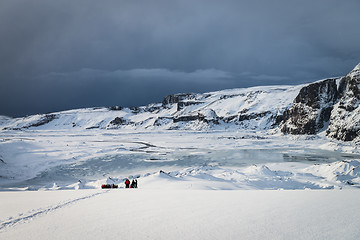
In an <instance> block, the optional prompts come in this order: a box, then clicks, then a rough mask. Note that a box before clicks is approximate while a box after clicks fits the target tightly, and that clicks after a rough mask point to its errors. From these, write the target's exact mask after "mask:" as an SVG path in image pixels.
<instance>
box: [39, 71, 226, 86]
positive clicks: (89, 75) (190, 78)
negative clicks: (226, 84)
mask: <svg viewBox="0 0 360 240" xmlns="http://www.w3.org/2000/svg"><path fill="white" fill-rule="evenodd" d="M40 78H41V79H43V81H52V80H53V79H57V80H61V79H77V80H83V81H87V80H91V79H98V80H101V79H112V80H119V81H121V80H127V79H131V80H132V81H143V80H147V79H150V80H154V79H157V80H160V81H170V82H171V81H176V82H179V83H187V82H191V83H215V82H221V81H223V80H227V79H232V78H233V76H232V75H231V74H230V73H229V72H225V71H221V70H217V69H198V70H195V71H193V72H183V71H172V70H169V69H163V68H154V69H130V70H115V71H105V70H99V69H89V68H85V69H81V70H80V71H76V72H65V73H56V72H52V73H49V74H46V75H42V76H41V77H40Z"/></svg>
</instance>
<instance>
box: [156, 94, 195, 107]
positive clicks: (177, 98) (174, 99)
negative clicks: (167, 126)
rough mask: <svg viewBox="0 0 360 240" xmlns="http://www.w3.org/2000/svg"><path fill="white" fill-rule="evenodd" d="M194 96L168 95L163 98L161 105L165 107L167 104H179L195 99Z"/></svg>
mask: <svg viewBox="0 0 360 240" xmlns="http://www.w3.org/2000/svg"><path fill="white" fill-rule="evenodd" d="M195 98H196V94H194V93H180V94H172V95H168V96H166V97H165V98H164V100H163V102H162V105H163V107H166V106H167V105H169V104H174V103H179V102H181V101H182V100H189V99H195Z"/></svg>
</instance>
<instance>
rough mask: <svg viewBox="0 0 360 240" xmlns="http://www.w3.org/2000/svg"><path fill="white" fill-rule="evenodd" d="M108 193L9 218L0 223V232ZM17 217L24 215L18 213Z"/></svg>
mask: <svg viewBox="0 0 360 240" xmlns="http://www.w3.org/2000/svg"><path fill="white" fill-rule="evenodd" d="M108 192H109V190H106V191H103V192H98V193H94V194H90V195H87V196H84V197H80V198H75V199H72V200H68V201H65V202H64V203H59V204H56V205H53V206H51V207H48V208H45V209H42V208H39V209H37V210H35V212H33V213H31V214H28V215H26V216H23V217H18V218H14V217H9V218H8V219H7V220H5V221H3V222H0V224H1V225H0V232H2V231H4V229H6V228H8V227H13V226H15V225H18V224H22V223H27V222H29V221H31V220H33V219H34V218H38V217H41V216H44V215H46V214H49V213H51V212H53V211H56V210H59V209H62V208H64V207H67V206H69V205H71V204H74V203H77V202H79V201H82V200H86V199H90V198H93V197H96V196H98V195H101V194H104V193H108ZM19 215H24V214H23V213H20V214H19Z"/></svg>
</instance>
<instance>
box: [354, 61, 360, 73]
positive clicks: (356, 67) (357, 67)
mask: <svg viewBox="0 0 360 240" xmlns="http://www.w3.org/2000/svg"><path fill="white" fill-rule="evenodd" d="M359 70H360V63H358V65H356V66H355V67H354V69H353V71H359Z"/></svg>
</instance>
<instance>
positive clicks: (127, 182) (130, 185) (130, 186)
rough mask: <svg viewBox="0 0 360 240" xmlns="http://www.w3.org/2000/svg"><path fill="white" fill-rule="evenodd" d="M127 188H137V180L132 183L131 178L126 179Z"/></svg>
mask: <svg viewBox="0 0 360 240" xmlns="http://www.w3.org/2000/svg"><path fill="white" fill-rule="evenodd" d="M125 188H137V180H136V179H133V180H132V181H131V184H130V180H129V179H128V178H127V179H126V180H125Z"/></svg>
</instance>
